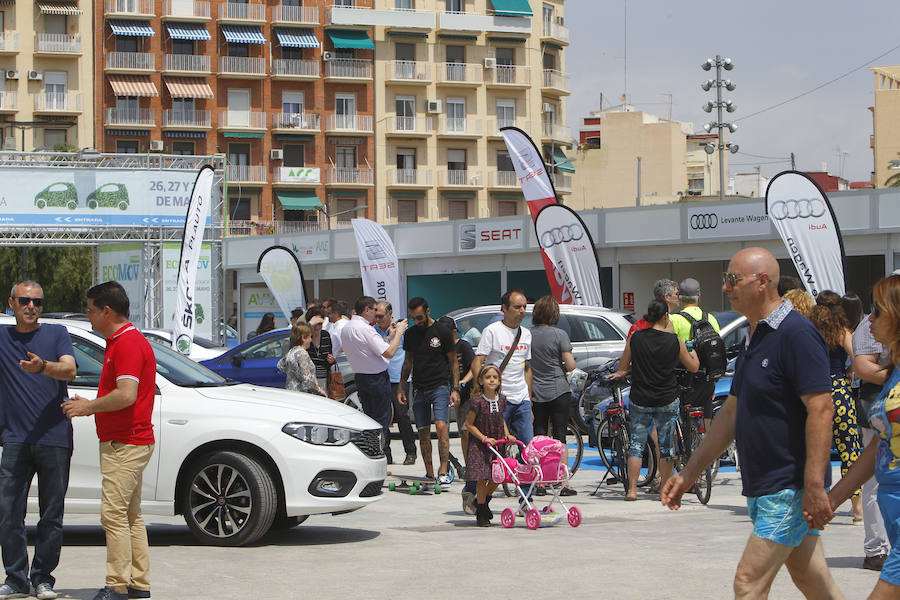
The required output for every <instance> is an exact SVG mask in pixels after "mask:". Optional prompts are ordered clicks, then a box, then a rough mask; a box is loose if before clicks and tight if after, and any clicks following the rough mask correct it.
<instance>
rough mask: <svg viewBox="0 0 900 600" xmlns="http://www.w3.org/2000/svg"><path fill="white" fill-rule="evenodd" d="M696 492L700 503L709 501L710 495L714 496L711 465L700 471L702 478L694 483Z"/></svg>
mask: <svg viewBox="0 0 900 600" xmlns="http://www.w3.org/2000/svg"><path fill="white" fill-rule="evenodd" d="M694 492H695V493H696V494H697V500H699V501H700V504H706V503H707V502H709V497H710V496H712V469H711V468H710V467H706V468H705V469H703V472H702V473H700V479H698V480H697V483H695V484H694Z"/></svg>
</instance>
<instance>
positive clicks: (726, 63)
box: [700, 54, 738, 200]
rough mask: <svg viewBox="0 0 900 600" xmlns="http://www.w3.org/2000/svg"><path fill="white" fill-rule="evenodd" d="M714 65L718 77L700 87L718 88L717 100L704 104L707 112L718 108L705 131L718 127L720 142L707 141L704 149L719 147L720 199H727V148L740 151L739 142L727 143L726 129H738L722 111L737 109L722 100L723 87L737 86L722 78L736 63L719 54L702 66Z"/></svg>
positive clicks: (704, 67)
mask: <svg viewBox="0 0 900 600" xmlns="http://www.w3.org/2000/svg"><path fill="white" fill-rule="evenodd" d="M713 67H715V68H716V78H715V79H707V80H706V81H704V82H703V83H702V84H701V85H700V87H701V88H703V91H704V92H708V91H709V90H710V89H712V88H716V101H715V102H707V103H706V104H704V105H703V110H704V111H705V112H712V109H713V108H715V109H716V110H717V114H718V118H717V119H716V120H715V121H711V122H709V123H707V124H706V125H704V126H703V129H704V131H706V132H707V133H709V132H710V131H711V130H713V129H718V132H719V143H718V144H713V143H711V142H710V143H707V144H706V145H705V146H704V147H703V149H704V150H705V151H706V153H707V154H712V153H713V152H715V151H716V148H717V147H718V150H719V199H720V200H724V199H725V150H729V151H730V152H732V153H735V152H737V151H738V145H737V144H731V143H728V144H726V143H725V138H724V131H723V130H725V129H727V130H728V131H730V132H731V133H734V132H735V131H737V125H736V124H734V123H726V122H725V120H724V117H723V115H722V111H723V110H725V111H726V112H729V113H733V112H734V111H736V110H737V105H736V104H735V103H734V102H732V101H731V100H722V88H725V89H726V90H728V91H729V92H732V91H734V88H735V87H737V86H735V84H734V82H733V81H731V80H730V79H724V80H723V79H722V69H725V70H726V71H730V70H732V69H733V68H734V63H733V62H732V61H731V59H730V58H722V57H721V56H719V55H718V54H717V55H716V57H715V58H714V59H713V58H707V59H706V62H704V63H703V64H702V65H700V68H701V69H703V70H704V71H709V70H710V69H712V68H713Z"/></svg>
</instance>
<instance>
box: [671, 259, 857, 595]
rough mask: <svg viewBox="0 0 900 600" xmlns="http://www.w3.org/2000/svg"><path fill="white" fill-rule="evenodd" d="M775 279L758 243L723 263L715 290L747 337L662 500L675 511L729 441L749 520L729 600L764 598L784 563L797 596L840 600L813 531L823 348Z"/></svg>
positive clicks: (828, 514) (820, 479)
mask: <svg viewBox="0 0 900 600" xmlns="http://www.w3.org/2000/svg"><path fill="white" fill-rule="evenodd" d="M778 278H779V269H778V262H777V261H776V260H775V257H774V256H772V254H771V253H770V252H769V251H768V250H765V249H763V248H746V249H744V250H741V251H740V252H738V253H737V254H735V255H734V257H733V258H732V259H731V262H730V263H729V264H728V271H727V272H726V273H725V274H724V277H723V280H724V283H723V285H722V291H723V292H724V293H725V294H726V295H727V296H728V298H729V300H730V301H731V305H732V308H733V309H734V310H736V311H738V312H740V313H741V314H743V315H744V316H746V317H747V320H748V321H749V322H750V343H749V345H748V346H747V349H746V350H745V351H744V352H743V354H742V355H741V357H740V358H739V359H738V362H737V364H736V366H735V375H734V380H733V382H732V386H731V393H730V394H729V396H728V401H727V402H726V403H725V405H724V406H723V407H722V410H721V411H720V412H719V414H718V416H717V417H716V419H715V420H714V421H713V423H712V427H711V428H710V430H709V433H708V434H707V436H706V439H705V440H704V441H703V444H702V445H701V446H700V448H699V449H698V450H697V451H696V452H695V453H694V455H693V456H692V457H691V459H690V461H689V462H688V464H687V466H686V467H685V469H684V471H682V472H681V473H679V474H678V475H677V476H675V477H673V478H671V479H670V480H669V481H668V482H667V483H666V486H665V487H664V489H663V491H662V495H661V496H662V502H663V504H664V505H666V506H668V507H669V508H671V509H673V510H675V509H678V508H679V507H680V505H681V496H682V495H683V494H684V492H685V491H687V490H689V489H690V488H691V486H692V485H693V483H694V482H695V481H696V480H697V477H698V476H699V474H700V472H701V471H702V470H703V469H705V468H706V467H707V466H708V465H709V464H710V463H712V461H713V460H714V459H715V458H716V457H718V456H720V455H721V454H722V452H723V451H724V450H725V448H726V447H727V446H728V445H729V444H730V443H731V441H732V439H733V440H735V442H736V444H737V451H738V455H739V456H740V457H741V480H742V483H743V494H744V495H745V496H747V507H748V510H749V513H750V519H751V521H752V522H753V534H752V535H751V536H750V539H749V541H748V542H747V546H746V548H745V549H744V554H743V556H742V557H741V561H740V563H739V564H738V568H737V573H736V574H735V578H734V593H735V597H737V598H765V597H767V596H768V593H769V589H770V587H771V585H772V581H774V579H775V576H776V575H777V574H778V571H779V570H780V569H781V566H782V565H785V566H786V567H787V568H788V571H789V572H790V574H791V578H792V579H793V581H794V583H795V584H796V585H797V587H798V588H799V589H800V591H801V592H803V594H804V595H805V596H806V597H807V598H842V597H843V596H841V593H840V591H839V590H838V589H837V586H836V585H835V583H834V579H832V577H831V573H830V572H829V571H828V565H827V564H826V562H825V553H824V550H823V549H822V541H821V537H820V536H819V531H818V530H819V529H821V528H823V527H824V526H825V525H826V524H827V523H828V522H829V521H830V520H831V519H832V518H833V517H834V512H833V511H832V510H831V505H830V502H829V500H828V495H827V493H826V486H828V485H830V479H831V477H830V475H831V464H830V461H829V458H830V457H829V453H830V449H831V423H832V416H833V412H834V409H833V406H832V401H831V381H830V377H829V370H828V348H827V346H826V345H825V341H824V340H823V339H822V336H821V335H820V334H819V332H818V331H817V330H816V329H815V327H814V326H813V325H812V324H811V323H810V322H809V321H808V320H806V319H805V318H803V317H802V316H801V315H800V314H799V313H797V312H796V311H794V310H793V309H792V307H791V304H790V302H788V301H786V300H782V298H781V296H779V295H778ZM804 512H805V513H807V514H809V515H811V517H812V519H811V523H812V526H813V528H810V527H809V525H808V524H807V521H806V519H805V517H804V514H803V513H804Z"/></svg>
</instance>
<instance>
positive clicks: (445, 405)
mask: <svg viewBox="0 0 900 600" xmlns="http://www.w3.org/2000/svg"><path fill="white" fill-rule="evenodd" d="M413 395H414V396H415V399H414V400H413V415H415V417H416V429H422V428H423V427H431V415H432V414H434V420H435V422H437V421H443V422H444V423H446V422H447V421H449V420H450V386H448V385H441V386H438V387H436V388H434V389H431V390H418V389H417V390H415V391H413Z"/></svg>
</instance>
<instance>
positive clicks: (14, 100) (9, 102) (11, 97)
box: [0, 92, 19, 114]
mask: <svg viewBox="0 0 900 600" xmlns="http://www.w3.org/2000/svg"><path fill="white" fill-rule="evenodd" d="M18 110H19V93H18V92H0V114H9V113H14V112H16V111H18Z"/></svg>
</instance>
